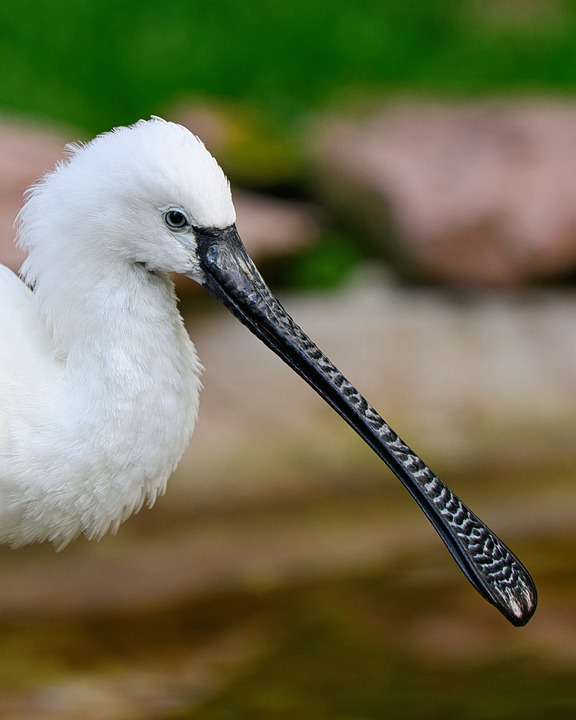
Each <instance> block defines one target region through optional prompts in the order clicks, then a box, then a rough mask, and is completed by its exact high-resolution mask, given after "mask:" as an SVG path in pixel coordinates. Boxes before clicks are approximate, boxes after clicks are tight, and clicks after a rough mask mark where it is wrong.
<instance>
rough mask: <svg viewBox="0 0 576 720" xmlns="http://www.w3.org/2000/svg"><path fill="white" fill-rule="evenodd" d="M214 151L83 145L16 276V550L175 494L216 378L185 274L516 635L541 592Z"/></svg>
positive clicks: (46, 189) (133, 142)
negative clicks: (388, 474) (264, 258)
mask: <svg viewBox="0 0 576 720" xmlns="http://www.w3.org/2000/svg"><path fill="white" fill-rule="evenodd" d="M234 223H235V212H234V206H233V204H232V198H231V194H230V187H229V183H228V181H227V179H226V177H225V175H224V173H223V172H222V170H221V169H220V167H219V166H218V164H217V163H216V161H215V160H214V158H213V157H212V156H211V155H210V153H209V152H208V151H207V150H206V148H205V147H204V145H203V144H202V143H201V141H200V140H199V139H198V138H197V137H196V136H194V135H193V134H191V133H190V132H189V131H188V130H186V129H185V128H183V127H181V126H180V125H176V124H174V123H171V122H166V121H164V120H161V119H160V118H152V119H151V120H147V121H144V120H141V121H139V122H137V123H136V124H135V125H133V126H131V127H120V128H116V129H115V130H113V131H111V132H109V133H105V134H103V135H100V136H98V137H97V138H95V139H94V140H92V141H91V142H89V143H87V144H86V145H72V146H70V147H69V157H68V158H67V159H66V160H65V161H64V162H62V163H60V164H58V165H57V166H56V168H55V169H54V170H53V171H52V172H50V173H48V174H47V175H46V176H45V177H44V178H43V179H42V180H40V182H38V183H37V184H36V185H35V186H34V187H32V188H31V189H30V190H29V191H28V193H27V197H26V202H25V203H24V206H23V208H22V210H21V211H20V214H19V216H18V220H17V227H18V238H17V242H18V244H19V246H20V247H21V248H22V249H23V250H25V251H26V252H27V253H28V255H27V259H26V260H25V262H24V264H23V266H22V269H21V277H22V279H21V278H20V277H18V276H16V275H15V274H13V273H12V272H11V271H10V270H9V269H8V268H6V267H4V266H1V265H0V397H1V401H0V542H3V543H7V544H9V545H12V546H19V545H24V544H26V543H32V542H36V541H43V540H48V541H51V542H52V543H53V544H54V545H55V546H56V547H57V548H61V547H63V546H64V545H66V544H67V543H68V542H69V541H70V540H72V539H73V538H74V537H75V536H77V535H79V534H80V533H84V535H86V537H88V538H91V539H92V538H99V537H101V536H102V535H103V534H104V533H106V532H107V531H115V530H116V529H117V528H118V526H119V525H120V523H122V522H123V521H124V520H126V518H128V517H129V516H130V515H131V514H132V513H134V512H136V511H137V510H139V509H140V507H141V506H142V505H143V504H144V503H146V504H147V505H149V506H150V505H152V504H153V503H154V501H155V499H156V497H157V496H158V495H159V494H161V493H163V492H164V489H165V487H166V481H167V479H168V477H169V475H170V473H171V472H172V471H173V470H174V468H175V466H176V464H177V463H178V461H179V460H180V457H181V456H182V453H183V452H184V450H185V449H186V447H187V445H188V442H189V439H190V436H191V433H192V430H193V427H194V423H195V420H196V415H197V412H198V395H199V391H200V374H201V365H200V363H199V361H198V357H197V355H196V352H195V349H194V346H193V344H192V342H191V341H190V339H189V337H188V335H187V333H186V331H185V329H184V325H183V322H182V318H181V316H180V314H179V312H178V309H177V305H176V298H175V295H174V288H173V284H172V282H171V280H170V276H169V273H181V274H182V275H186V276H188V277H189V278H193V279H194V280H195V281H196V282H198V283H199V284H200V285H202V286H204V287H205V288H206V289H207V290H208V291H209V292H210V293H212V295H214V296H215V297H216V298H217V299H218V300H219V301H220V302H221V303H223V304H224V305H225V306H226V307H227V308H228V309H229V310H231V311H232V313H233V314H234V315H235V316H236V317H237V318H238V319H239V320H240V321H241V322H242V323H244V325H246V326H247V327H248V328H249V329H250V330H251V331H252V332H253V333H254V334H255V335H256V336H257V337H258V338H260V340H262V341H263V342H264V343H265V344H266V345H267V346H268V347H269V348H270V349H271V350H273V351H274V352H275V353H276V354H278V355H279V356H280V357H281V358H282V359H283V360H284V361H285V362H286V363H287V364H288V365H289V366H290V367H291V368H292V369H293V370H295V371H296V372H297V373H298V374H299V375H300V376H301V377H302V378H303V379H304V380H305V381H306V382H307V383H309V384H310V385H311V386H312V387H313V388H314V389H315V390H316V391H317V392H318V393H319V394H320V395H321V396H322V397H323V398H324V399H325V400H326V401H327V402H328V403H329V404H330V405H331V406H332V407H333V408H334V409H335V410H336V411H337V412H338V413H339V414H340V415H341V416H342V417H343V418H344V419H345V420H346V421H347V422H348V423H349V424H350V425H351V426H352V428H354V430H355V431H356V432H357V433H358V434H359V435H360V436H361V437H362V438H363V439H364V440H365V442H366V443H368V445H369V446H370V447H371V448H372V449H373V450H374V451H375V452H376V453H377V454H378V455H379V456H380V458H381V459H382V460H383V461H384V462H385V463H386V464H387V465H388V466H389V468H390V469H391V470H392V471H393V472H394V474H395V475H396V476H397V477H398V478H399V479H400V481H401V482H402V483H403V484H404V486H405V487H406V489H407V490H408V491H409V492H410V494H411V495H412V496H413V498H414V499H415V500H416V502H417V503H418V505H419V506H420V508H421V509H422V510H423V511H424V513H425V515H426V516H427V517H428V519H429V520H430V522H431V523H432V525H433V526H434V527H435V529H436V530H437V532H438V533H439V535H440V537H441V538H442V540H443V541H444V543H445V544H446V546H447V548H448V550H449V551H450V552H451V553H452V555H453V557H454V559H455V560H456V562H457V563H458V565H459V566H460V568H461V570H462V572H463V573H464V574H465V576H466V577H467V578H468V580H469V581H470V582H471V583H472V585H473V586H474V587H475V588H476V590H477V591H478V592H479V593H480V594H481V595H482V596H483V597H484V598H486V600H488V601H489V602H491V603H492V604H493V605H495V606H496V607H497V608H498V609H499V610H500V611H501V612H502V613H503V614H504V616H505V617H506V618H507V619H508V620H509V621H510V622H512V623H513V624H514V625H523V624H525V623H526V622H527V621H528V620H529V619H530V617H531V616H532V614H533V612H534V610H535V608H536V602H537V600H536V589H535V587H534V584H533V581H532V578H531V577H530V575H529V574H528V572H527V571H526V569H525V568H524V567H523V565H522V564H521V563H520V561H519V560H518V559H517V558H516V557H515V556H514V555H513V554H512V552H511V551H510V550H509V549H508V548H507V547H506V545H504V543H503V542H502V541H501V540H500V539H499V538H498V537H496V535H494V533H493V532H492V531H491V530H490V529H489V528H488V527H486V525H485V524H484V523H483V522H482V521H481V520H480V519H479V518H478V517H477V516H476V515H474V514H473V513H472V512H471V511H470V510H469V509H468V508H467V507H466V506H465V505H464V504H463V503H462V502H461V501H460V500H459V499H458V498H457V497H456V495H454V493H453V492H451V491H450V490H449V489H448V488H447V487H446V486H445V485H444V484H443V483H442V482H441V481H440V480H439V479H438V477H436V476H435V475H434V473H433V472H432V471H431V470H430V469H429V468H428V467H427V465H425V464H424V462H423V461H422V460H421V459H420V458H419V457H418V455H416V453H414V452H413V451H412V450H411V449H410V448H409V447H408V446H407V445H406V444H405V443H404V442H403V441H402V440H401V439H400V438H399V437H398V435H396V433H395V432H394V431H393V430H392V429H391V428H390V427H389V425H387V424H386V423H385V422H384V420H383V419H382V418H381V417H380V415H378V413H377V412H376V411H375V410H374V409H373V408H372V407H371V406H370V405H369V404H368V403H367V402H366V400H364V398H363V397H362V396H361V395H360V393H359V392H358V391H357V390H356V389H355V388H354V387H353V386H352V385H351V384H350V383H349V382H348V380H346V379H345V378H344V377H343V375H342V374H341V373H340V371H339V370H338V369H337V368H336V367H335V366H334V365H333V364H332V363H331V362H330V360H329V359H328V358H327V357H326V356H325V355H324V354H323V353H322V352H321V351H320V350H319V349H318V348H317V347H316V345H314V343H313V342H312V341H311V340H310V339H309V338H308V337H307V336H306V335H305V334H304V332H303V331H302V330H301V329H300V328H299V327H298V325H296V323H295V322H294V321H293V320H292V319H291V317H290V316H289V315H288V314H287V313H286V311H285V310H284V308H283V307H282V306H281V305H280V303H279V302H278V301H277V300H276V299H275V298H274V297H273V296H272V294H271V293H270V291H269V289H268V287H267V286H266V284H265V283H264V281H263V280H262V278H261V276H260V275H259V273H258V271H257V269H256V267H255V266H254V264H253V263H252V260H251V259H250V257H249V256H248V254H247V252H246V250H245V248H244V246H243V245H242V242H241V240H240V237H239V236H238V233H237V231H236V227H235V224H234Z"/></svg>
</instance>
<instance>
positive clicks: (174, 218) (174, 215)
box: [165, 210, 188, 228]
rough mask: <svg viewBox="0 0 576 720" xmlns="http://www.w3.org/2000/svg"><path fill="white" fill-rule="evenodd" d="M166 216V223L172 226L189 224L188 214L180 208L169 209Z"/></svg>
mask: <svg viewBox="0 0 576 720" xmlns="http://www.w3.org/2000/svg"><path fill="white" fill-rule="evenodd" d="M165 218H166V224H167V225H168V226H169V227H171V228H183V227H186V225H187V224H188V221H187V220H186V216H185V215H184V213H181V212H180V211H179V210H168V212H167V213H166V215H165Z"/></svg>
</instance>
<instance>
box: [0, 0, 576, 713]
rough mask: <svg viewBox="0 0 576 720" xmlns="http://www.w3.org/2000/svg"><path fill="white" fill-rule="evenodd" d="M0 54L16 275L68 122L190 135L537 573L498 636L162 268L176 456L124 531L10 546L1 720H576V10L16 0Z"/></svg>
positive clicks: (299, 411) (412, 515)
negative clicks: (183, 385)
mask: <svg viewBox="0 0 576 720" xmlns="http://www.w3.org/2000/svg"><path fill="white" fill-rule="evenodd" d="M0 68H1V70H2V81H1V82H0V112H1V118H0V257H1V259H2V261H3V262H5V263H7V264H10V265H11V266H13V267H14V268H17V267H18V265H19V262H20V260H21V256H20V255H19V254H18V252H17V251H16V250H15V249H14V247H13V244H12V243H13V237H14V232H13V229H12V222H13V219H14V216H15V214H16V212H17V210H18V207H19V206H20V204H21V199H22V192H23V189H24V187H25V186H26V185H28V184H30V183H31V182H33V181H34V180H35V179H37V178H38V177H39V176H40V175H41V174H42V173H43V172H45V171H46V170H48V169H50V167H51V166H52V165H53V164H54V162H56V161H57V160H58V159H59V158H60V157H61V156H62V148H63V145H64V144H65V143H66V142H69V141H75V140H86V139H89V138H90V137H92V136H93V135H94V134H96V133H98V132H103V131H106V130H108V129H110V128H111V127H113V126H115V125H121V124H126V123H131V122H134V121H136V120H138V119H139V118H142V117H149V116H150V115H155V114H157V115H161V116H163V117H166V118H169V119H175V120H178V121H180V122H183V123H185V124H187V125H188V126H189V127H191V129H193V130H194V131H195V132H197V133H199V134H200V135H201V136H202V138H203V139H204V140H205V142H206V144H207V145H208V147H209V148H210V149H211V150H212V151H213V153H214V154H215V155H216V156H217V158H218V159H219V161H220V162H221V164H222V166H223V167H224V169H225V170H226V172H227V173H228V174H229V176H230V178H231V181H232V183H233V187H234V195H235V198H236V202H237V210H238V226H239V229H240V231H241V234H242V236H243V239H244V241H245V243H246V245H247V246H248V247H249V248H250V250H251V252H252V253H253V255H254V257H255V258H256V260H257V263H258V265H259V266H260V267H261V269H262V271H263V274H264V275H265V277H266V278H267V279H268V280H269V282H270V284H271V285H272V287H273V288H274V290H275V292H276V293H277V294H278V295H279V296H280V297H281V299H282V302H283V304H284V305H285V306H286V307H287V309H288V310H289V311H290V312H291V314H292V315H293V316H294V317H295V318H296V320H297V321H298V322H299V323H300V324H301V325H302V326H303V327H304V328H305V330H306V331H307V332H308V333H309V334H310V335H311V337H312V338H314V339H315V341H316V342H317V343H318V344H319V346H320V347H321V348H323V349H324V350H325V351H326V352H327V354H328V355H329V356H330V357H331V358H332V359H333V360H334V361H335V362H336V364H337V365H338V366H339V367H340V368H341V369H342V370H343V371H344V372H345V373H346V374H347V375H348V377H350V379H351V380H352V381H353V382H354V383H355V384H356V385H357V386H358V387H359V388H360V389H361V391H363V392H364V393H365V394H366V395H367V397H368V399H369V400H370V401H371V402H372V403H373V404H374V405H375V406H376V407H377V408H378V409H379V410H380V411H381V412H382V414H383V416H384V417H385V418H386V419H387V420H388V421H389V422H390V423H391V424H392V426H393V427H394V428H395V429H397V430H398V431H399V432H400V433H401V435H402V436H403V437H404V438H405V439H406V440H407V441H408V442H409V443H410V444H411V445H412V446H413V447H414V448H415V449H416V450H417V451H418V452H419V453H420V454H422V455H423V457H424V458H425V459H426V460H427V461H428V462H429V463H430V464H431V465H432V467H433V468H434V469H435V470H436V471H437V472H438V473H439V474H440V475H441V476H442V477H443V479H444V480H445V481H447V482H448V483H449V484H450V485H451V487H452V488H453V489H454V490H455V491H456V492H457V493H458V494H459V495H460V496H461V497H463V499H464V500H465V501H466V502H467V503H468V504H469V505H470V506H471V507H472V508H473V509H474V510H475V511H476V512H477V513H478V514H479V515H480V516H481V517H482V518H483V519H485V520H486V521H487V522H488V524H489V525H490V526H492V527H493V528H494V529H495V530H496V531H497V532H498V533H499V534H500V535H501V536H502V537H503V538H504V539H505V541H506V542H507V543H508V544H510V545H511V546H512V548H513V549H514V550H515V551H516V552H517V554H518V555H519V556H520V557H521V558H522V560H523V561H524V562H525V563H526V565H527V566H528V567H529V569H530V570H531V571H532V573H533V575H534V578H535V580H536V582H537V585H538V587H539V591H540V608H539V610H538V611H537V614H536V616H535V617H534V618H533V620H532V621H531V623H530V624H529V625H528V626H527V627H525V628H523V629H517V628H512V627H511V626H509V625H508V624H507V623H506V621H505V620H504V619H503V618H501V617H500V616H499V615H498V614H497V612H496V611H495V610H494V609H493V608H491V607H490V606H488V605H487V604H486V603H485V602H484V601H483V600H481V599H480V598H479V597H478V596H477V595H476V593H475V592H474V591H473V590H472V588H471V587H470V586H469V585H468V583H467V582H466V580H465V579H464V578H463V577H462V576H461V574H460V573H459V571H458V570H457V568H456V567H455V565H454V563H453V561H452V560H451V558H450V557H449V556H448V554H447V553H446V551H445V549H444V547H443V546H442V544H441V542H440V541H439V539H438V538H437V537H436V535H435V534H434V532H433V531H432V530H431V529H430V527H429V526H428V524H427V522H426V520H425V519H424V517H423V516H422V515H421V513H420V512H419V511H418V509H417V508H416V507H415V506H414V504H413V503H412V501H411V500H410V498H409V497H408V496H407V494H406V493H405V492H404V491H403V490H402V489H401V488H400V487H399V484H398V482H397V481H396V479H395V478H394V477H393V476H392V475H391V474H390V473H389V472H388V471H387V470H386V469H385V468H384V467H383V466H382V464H381V463H380V462H378V461H377V459H375V458H373V457H372V456H371V453H370V451H369V450H368V448H366V447H365V446H364V445H363V444H362V442H361V441H360V440H358V439H357V438H356V437H354V436H353V433H352V432H351V431H350V430H349V429H348V428H347V427H346V426H344V424H343V423H342V422H341V421H340V420H339V419H338V418H337V417H335V416H333V413H331V411H330V410H329V409H328V408H327V407H324V406H323V405H322V403H321V401H320V400H319V399H318V398H316V397H315V396H313V394H312V392H311V391H310V390H309V389H308V388H307V387H305V386H304V385H303V384H302V383H301V381H299V380H298V379H297V378H296V377H293V376H292V374H291V373H290V371H289V370H287V369H286V368H284V367H283V366H282V365H281V363H280V362H279V361H278V360H277V359H276V358H274V357H272V356H271V355H270V353H269V352H268V351H267V350H266V349H265V348H263V347H260V346H259V345H258V343H257V341H256V340H255V339H254V338H253V337H252V336H250V335H249V334H248V333H247V332H246V331H245V329H244V328H242V327H241V326H239V325H237V323H236V322H235V321H234V320H233V319H232V318H230V317H228V316H227V315H226V313H225V312H224V311H223V310H221V309H220V308H217V307H215V306H214V303H213V302H212V301H211V300H210V299H209V298H207V297H205V295H204V294H203V293H202V291H201V290H200V289H198V288H195V287H194V286H193V284H192V283H183V282H182V281H181V280H178V281H177V282H178V291H179V293H180V297H181V306H182V309H183V312H184V314H185V318H186V323H187V326H188V327H189V330H190V333H191V335H192V337H193V339H194V340H195V342H196V344H197V346H198V350H199V352H200V355H201V357H202V360H203V362H204V364H205V366H206V368H207V370H206V374H205V390H204V392H203V397H202V408H201V414H200V420H199V425H198V428H197V431H196V433H195V436H194V438H193V441H192V445H191V448H190V451H189V452H188V453H187V455H186V456H185V458H184V459H183V461H182V463H181V465H180V467H179V469H178V470H177V472H176V473H175V475H174V477H173V479H172V482H171V483H170V486H169V491H168V494H167V496H166V497H165V498H163V499H162V500H161V501H159V502H158V503H157V505H156V507H155V508H154V509H153V510H145V511H142V513H140V514H139V515H138V516H137V517H135V518H133V519H131V520H130V521H129V522H127V523H126V524H125V525H124V526H123V527H122V528H121V530H120V532H119V533H118V535H117V536H115V537H108V538H106V539H104V540H103V541H101V542H100V543H97V544H96V543H88V542H86V541H84V540H82V539H80V540H78V541H76V542H75V543H74V544H73V545H71V546H70V547H68V548H67V549H65V550H64V551H63V552H61V553H58V554H57V553H55V552H54V551H53V550H52V548H50V547H45V546H40V547H31V548H24V549H20V550H17V551H12V550H9V549H7V548H3V549H1V550H0V577H1V578H2V582H1V583H0V647H1V648H2V652H1V653H0V717H2V718H10V719H14V720H16V719H19V720H20V719H24V718H34V720H39V719H42V720H43V719H44V718H46V719H51V718H58V719H59V720H61V719H64V720H66V719H68V718H70V719H71V720H72V719H74V720H75V719H77V718H80V717H82V718H84V719H85V720H89V719H90V718H98V720H124V719H128V718H130V719H132V718H154V719H166V720H168V719H169V718H171V719H176V718H179V719H183V718H203V719H206V720H211V719H222V720H223V719H225V718H250V719H253V718H267V719H268V718H290V719H291V720H297V719H302V720H308V719H309V718H314V719H315V720H321V719H323V718H325V719H326V720H328V719H330V720H376V719H378V720H381V719H382V718H407V719H408V718H423V719H424V718H425V719H426V720H429V719H435V718H438V719H439V718H443V719H444V718H455V717H458V718H462V719H463V720H467V719H469V720H476V719H478V720H480V719H481V720H504V719H506V720H511V719H512V720H513V719H515V718H523V720H526V719H530V718H534V719H536V718H542V717H546V718H550V719H553V718H573V717H574V716H575V714H576V650H575V648H576V609H575V608H576V583H575V580H574V578H575V574H576V471H575V470H574V460H575V459H576V442H575V438H576V410H575V409H574V405H575V399H576V362H575V361H576V293H575V289H574V277H575V270H576V96H575V93H576V2H574V1H573V0H482V1H480V0H456V1H453V2H445V1H444V0H412V1H411V2H406V1H405V0H378V1H376V0H372V1H369V0H365V1H358V2H350V1H349V0H331V1H330V2H321V1H320V0H291V2H289V3H288V2H282V1H280V0H262V1H260V2H254V3H247V2H240V1H239V0H221V1H220V2H213V3H206V2H196V0H162V1H161V0H141V2H139V3H134V2H127V0H75V2H69V1H67V0H51V1H50V2H46V1H45V0H19V2H15V1H14V0H5V1H4V2H3V3H1V4H0Z"/></svg>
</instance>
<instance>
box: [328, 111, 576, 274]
mask: <svg viewBox="0 0 576 720" xmlns="http://www.w3.org/2000/svg"><path fill="white" fill-rule="evenodd" d="M314 141H315V142H314V152H315V158H316V166H317V174H318V178H319V186H320V194H321V195H322V196H324V197H325V198H326V199H327V200H328V202H329V203H331V204H332V206H334V207H336V208H337V209H338V210H339V211H340V212H342V213H346V214H347V215H348V218H349V219H351V220H352V221H353V222H354V223H356V225H358V226H360V227H361V228H362V229H363V230H364V231H366V232H367V233H368V234H369V235H370V236H371V238H372V239H373V240H374V241H375V242H377V243H379V244H380V246H381V247H383V248H385V250H386V251H387V252H388V254H389V255H391V256H392V258H393V259H394V260H395V261H396V263H397V264H398V265H399V267H400V268H401V269H402V270H403V271H405V272H407V273H409V274H410V275H412V276H416V277H422V278H425V279H433V280H441V281H448V282H452V283H472V284H485V285H515V284H519V283H523V282H527V281H530V280H533V279H541V278H553V277H561V276H565V275H566V274H569V273H571V272H573V271H574V269H576V182H575V179H576V105H574V104H573V103H560V102H558V103H554V102H536V101H533V102H527V101H526V102H518V103H495V102H494V103H476V104H468V105H449V106H446V105H440V104H432V103H428V104H426V103H406V104H402V105H398V106H394V107H389V108H386V109H384V110H382V111H381V112H378V113H375V114H372V115H371V116H369V117H367V118H362V119H345V118H336V119H334V120H331V121H328V122H326V123H324V125H323V126H322V127H320V128H319V131H318V132H317V134H316V136H315V138H314Z"/></svg>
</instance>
